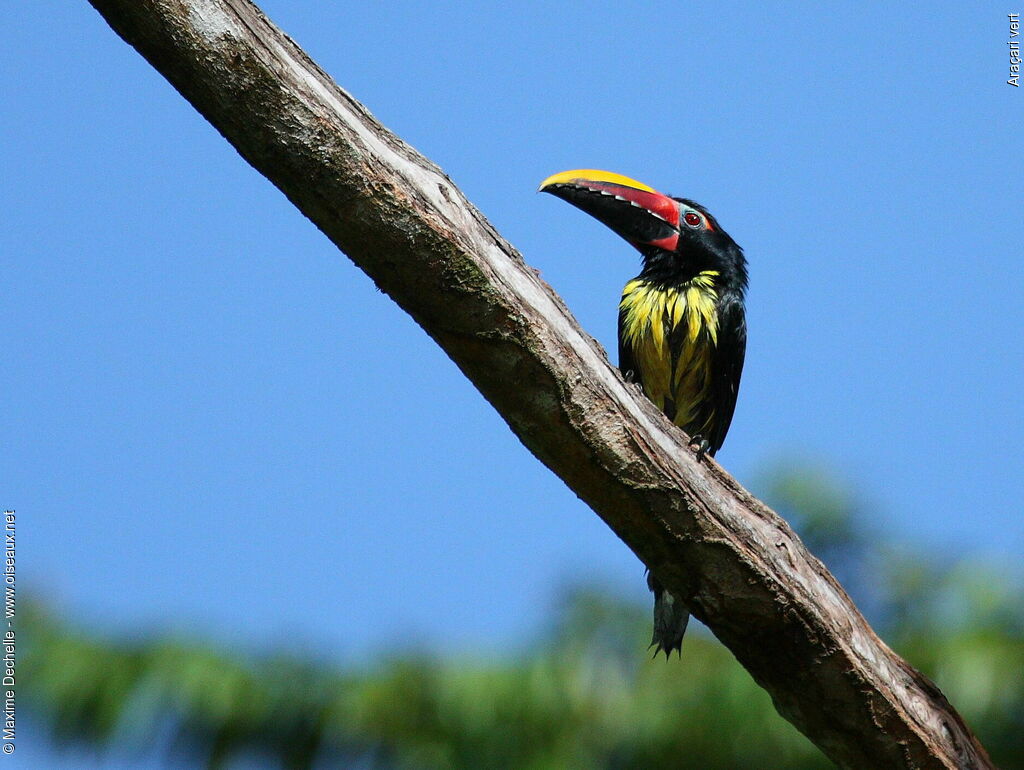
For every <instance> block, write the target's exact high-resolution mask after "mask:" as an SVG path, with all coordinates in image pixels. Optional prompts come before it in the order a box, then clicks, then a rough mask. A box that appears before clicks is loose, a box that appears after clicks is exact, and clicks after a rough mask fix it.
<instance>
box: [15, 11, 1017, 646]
mask: <svg viewBox="0 0 1024 770" xmlns="http://www.w3.org/2000/svg"><path fill="white" fill-rule="evenodd" d="M973 6H976V7H972V4H968V5H966V6H965V5H963V4H955V3H951V2H947V3H933V4H929V5H928V6H921V7H918V8H907V7H906V6H903V7H898V6H897V5H896V4H861V5H859V6H856V7H852V6H851V7H844V8H830V9H829V10H828V11H827V12H825V11H822V10H821V9H820V7H817V6H812V5H811V4H806V5H803V6H801V5H799V4H796V5H789V6H787V8H786V10H783V9H782V7H781V6H776V7H775V8H774V9H773V8H768V7H765V6H764V5H763V4H757V3H735V4H730V5H729V6H728V7H723V6H714V7H712V6H709V5H707V4H703V5H695V4H694V5H689V4H687V5H684V4H679V3H667V2H666V3H648V4H644V5H632V4H630V5H627V4H624V3H620V4H614V5H613V4H600V5H590V4H587V5H584V4H575V5H574V4H563V3H559V4H554V3H534V4H525V5H523V4H516V5H509V6H504V7H500V8H499V7H494V8H475V9H474V10H473V11H472V12H470V11H469V10H468V9H469V8H470V6H469V5H468V4H451V3H421V2H405V3H390V4H388V5H387V8H386V9H385V8H383V6H380V7H378V6H377V5H375V4H354V5H353V4H348V3H344V4H343V3H337V4H334V3H323V4H307V3H288V2H284V0H274V1H273V2H265V3H263V6H262V7H263V8H264V10H265V11H266V12H267V13H268V15H269V16H270V17H271V18H272V19H273V20H274V21H276V22H277V23H278V24H279V25H280V26H281V27H282V28H283V29H284V30H285V31H286V32H288V33H289V34H290V35H291V36H292V37H293V38H294V39H295V40H296V41H297V42H298V43H299V44H300V45H302V46H304V47H305V48H306V50H307V51H308V52H309V53H310V54H311V55H312V56H313V57H314V58H315V59H316V60H317V61H318V62H319V63H320V64H321V65H322V66H323V67H324V69H325V70H326V71H327V72H329V73H330V74H332V75H333V76H334V77H335V79H336V80H337V81H338V82H339V84H341V85H342V86H343V87H345V88H346V89H348V90H349V91H350V92H351V93H352V94H353V95H354V96H356V97H357V98H358V99H360V100H361V101H363V102H364V103H365V104H366V105H367V107H368V108H369V109H370V110H371V111H372V112H374V114H375V115H377V117H378V118H380V119H381V120H382V121H383V122H384V124H385V125H387V126H389V127H390V128H391V129H392V130H394V131H396V132H397V133H398V134H399V135H400V136H402V137H403V138H404V139H406V140H407V141H408V142H410V143H411V144H412V145H413V146H415V147H416V148H417V149H419V150H420V151H421V152H423V153H424V154H426V155H427V156H428V157H430V158H431V159H433V160H434V161H436V162H437V163H439V164H440V165H441V166H442V167H443V168H444V169H445V171H446V172H447V173H448V174H449V175H451V177H452V178H453V179H454V180H455V182H456V183H457V184H459V185H460V186H461V187H462V189H463V190H465V192H466V193H467V195H468V196H469V197H470V199H471V200H473V201H474V202H475V203H476V204H477V205H478V206H479V207H480V209H481V210H482V211H483V212H484V213H485V214H486V215H487V216H488V217H489V218H490V219H491V221H492V222H493V223H494V224H495V225H496V226H497V227H498V229H499V230H500V231H501V232H502V233H503V234H504V235H505V236H506V237H508V238H509V239H510V240H511V241H512V242H513V243H514V244H515V245H516V246H517V247H518V248H519V249H521V251H522V252H523V254H524V256H525V257H526V259H527V260H528V261H529V262H530V263H531V264H532V265H533V266H535V267H536V268H538V269H539V270H540V271H541V272H542V274H543V276H544V277H545V278H546V280H547V281H548V282H549V283H550V284H551V285H552V286H553V287H554V288H555V290H556V291H558V292H559V293H560V294H561V295H562V296H563V297H564V298H565V299H566V301H567V302H568V304H569V306H570V308H571V309H572V310H573V312H574V313H575V314H576V315H577V317H578V318H579V320H580V321H581V323H582V324H583V326H584V327H585V328H586V329H587V330H588V331H589V332H590V333H591V334H593V335H594V336H595V337H596V338H597V339H598V340H599V341H600V342H601V343H602V344H603V345H604V346H605V348H606V349H607V350H609V351H614V349H615V308H616V303H617V300H618V294H619V291H620V289H621V286H622V284H623V283H625V281H626V280H627V279H628V278H630V277H631V276H632V275H634V274H635V272H636V270H637V267H638V257H637V256H636V255H635V254H634V253H633V252H632V251H631V250H630V248H629V247H628V246H627V245H626V244H625V243H623V242H620V241H619V240H617V239H616V237H615V236H614V235H612V234H611V233H610V232H609V231H607V230H605V229H604V228H602V227H601V226H600V225H598V224H597V223H596V222H594V221H592V220H590V219H589V218H587V217H586V216H584V215H582V214H581V213H580V212H578V211H575V210H573V209H572V208H570V207H568V206H566V205H565V204H564V203H562V202H560V201H557V200H555V199H553V198H550V197H548V196H541V195H536V194H535V193H534V190H535V189H536V186H537V183H538V182H539V181H540V180H541V179H542V178H544V177H545V176H547V175H549V174H551V173H553V172H556V171H561V170H564V169H568V168H577V167H595V168H607V169H610V170H613V171H618V172H621V173H625V174H628V175H630V176H633V177H635V178H637V179H640V180H642V181H644V182H646V183H648V184H650V185H652V186H654V187H657V188H659V189H662V190H663V191H665V192H669V193H671V194H675V195H685V196H687V197H692V198H695V199H696V200H698V201H701V202H702V203H704V204H705V205H707V206H708V207H709V208H710V210H711V211H712V212H713V213H714V214H715V215H716V216H717V218H718V219H719V221H720V222H721V223H722V225H723V226H724V227H725V228H726V229H728V230H729V232H730V233H731V234H732V235H733V237H734V238H736V240H737V241H738V242H739V243H740V244H741V245H743V246H744V247H745V249H746V252H747V256H748V259H749V262H750V269H751V290H750V294H749V302H748V321H749V326H750V341H749V347H748V355H747V364H746V369H745V372H744V378H743V385H742V389H741V393H740V399H739V405H738V408H737V411H736V416H735V420H734V422H733V427H732V430H731V433H730V435H729V438H728V439H727V440H726V443H725V447H724V449H723V450H722V451H721V452H720V453H719V458H718V459H719V460H720V461H721V462H722V464H723V465H724V466H725V467H727V468H728V469H729V470H730V471H732V472H733V473H734V474H735V475H736V476H737V477H738V478H739V479H740V480H741V481H745V482H748V483H753V482H754V481H755V480H756V478H757V476H758V473H759V472H760V471H761V470H762V469H763V468H765V467H766V465H768V464H770V463H772V462H774V461H775V460H777V459H778V458H779V457H786V456H796V457H800V458H805V459H809V460H812V461H814V462H815V463H819V464H823V465H825V466H826V467H829V468H832V469H834V470H835V472H836V473H837V474H838V475H840V476H841V477H843V478H845V479H847V480H848V482H849V483H850V485H851V486H852V487H853V488H854V489H855V490H856V493H857V494H858V495H859V496H861V497H862V498H863V499H864V500H866V501H868V502H869V503H870V504H871V506H872V508H873V510H875V511H877V516H878V519H877V522H876V523H877V524H878V526H880V527H883V528H884V531H886V532H888V533H891V534H892V535H893V536H894V537H899V538H905V539H917V540H920V541H923V542H924V543H925V544H926V545H928V546H930V547H934V548H940V549H943V550H944V551H946V552H947V553H950V554H953V555H958V554H964V555H979V556H985V557H996V558H999V559H1002V560H1004V561H1007V562H1008V561H1011V560H1012V559H1013V558H1014V555H1015V554H1018V553H1019V552H1020V550H1021V548H1022V546H1024V530H1022V524H1021V521H1022V519H1021V511H1020V503H1019V491H1020V481H1021V468H1022V451H1021V448H1020V441H1019V436H1020V435H1021V433H1022V428H1024V425H1022V416H1024V408H1022V406H1021V400H1020V395H1019V394H1020V393H1021V391H1022V372H1024V365H1022V364H1024V361H1022V345H1021V332H1022V329H1024V313H1022V309H1021V294H1022V292H1021V289H1022V281H1021V277H1020V275H1021V274H1020V270H1019V262H1020V258H1021V234H1022V232H1021V231H1022V228H1021V222H1022V206H1021V204H1022V199H1024V194H1022V186H1021V181H1020V180H1021V156H1020V137H1021V119H1022V117H1024V101H1022V99H1024V95H1022V94H1021V92H1020V90H1019V89H1014V88H1012V87H1010V86H1008V85H1006V83H1005V81H1006V78H1007V74H1008V54H1007V46H1006V40H1007V38H1008V34H1009V32H1008V25H1007V20H1006V17H1005V15H1004V12H1003V10H996V9H994V8H992V7H991V6H986V4H980V3H978V4H973ZM8 16H9V17H10V24H9V29H10V30H11V32H10V34H9V35H8V42H7V44H6V46H5V50H4V51H3V52H2V54H0V56H2V57H3V58H2V62H3V64H2V71H3V76H4V80H5V84H4V93H5V101H6V109H5V114H6V120H5V121H4V124H5V125H4V128H3V137H4V141H3V143H2V147H0V153H2V164H3V176H4V179H5V181H6V183H5V184H4V185H3V187H2V190H0V194H2V196H3V199H2V205H3V210H4V212H5V217H4V224H5V226H4V227H3V228H2V230H0V259H2V275H3V288H4V298H5V303H4V305H5V307H4V318H3V324H2V326H0V335H2V337H0V344H2V350H3V362H4V386H3V403H4V409H3V410H2V412H0V419H2V423H0V425H2V430H3V436H4V443H5V449H4V452H3V456H2V460H0V479H2V494H3V500H2V501H0V502H2V503H3V504H4V505H5V506H6V507H11V508H15V509H17V511H18V516H19V524H20V531H19V537H20V545H21V550H20V553H19V556H21V560H20V565H21V572H20V574H19V577H21V578H22V584H23V585H25V584H29V585H32V586H35V587H36V588H37V589H38V590H41V591H45V592H46V593H47V595H48V596H50V597H51V598H52V599H53V600H54V601H56V602H58V603H59V606H60V607H62V608H63V610H65V611H66V612H67V613H68V614H69V615H70V616H73V617H76V618H79V619H82V620H84V621H86V622H88V623H91V624H93V625H95V627H97V628H103V629H113V630H117V631H119V632H123V633H134V632H138V631H146V630H149V629H161V628H174V629H177V630H181V631H186V632H188V633H194V634H197V635H202V636H212V637H214V638H219V639H222V640H225V641H226V642H227V643H231V644H242V645H244V646H246V647H250V648H252V649H263V648H266V647H268V646H277V645H280V644H281V643H282V642H284V643H285V644H286V645H289V646H292V645H306V646H312V647H314V648H316V649H317V650H319V651H321V652H323V653H324V654H326V655H329V656H331V657H333V658H336V659H348V658H351V657H352V656H356V657H359V656H362V655H364V654H367V653H368V652H371V651H373V650H376V649H379V648H381V647H388V646H392V645H395V644H399V645H401V644H405V643H416V642H420V641H426V642H428V643H430V644H431V645H433V646H434V647H437V648H440V649H472V650H489V649H492V648H494V647H498V646H503V645H508V644H510V643H513V642H514V640H516V639H519V638H522V637H523V636H524V635H526V634H528V633H529V632H530V631H531V630H533V629H535V628H536V626H537V624H538V623H539V622H540V621H541V619H542V618H543V616H544V615H545V613H546V611H547V610H548V608H549V607H550V603H551V600H552V598H553V596H554V595H555V592H556V588H557V586H559V585H562V584H564V583H565V582H566V581H572V580H579V579H598V580H603V581H608V582H610V583H611V584H613V585H616V586H619V587H621V590H622V591H624V592H626V593H628V594H630V595H635V596H637V597H638V598H642V597H643V596H644V594H645V588H644V585H643V580H642V568H641V566H640V565H639V563H638V562H637V561H636V559H635V558H634V557H633V556H632V555H631V554H630V553H629V551H628V550H627V549H626V548H625V547H624V546H623V545H622V544H621V543H620V542H619V541H618V540H617V539H616V538H615V537H614V535H613V534H612V533H611V532H610V531H609V530H608V529H607V528H606V527H605V526H604V525H603V524H602V523H601V522H600V521H599V520H598V519H597V517H596V516H594V515H593V514H592V513H591V512H590V511H589V510H588V509H587V508H586V507H585V506H584V505H583V504H582V503H580V502H579V501H578V500H577V499H576V497H575V496H574V495H573V494H572V493H571V492H569V491H568V490H567V489H566V488H565V487H564V485H563V484H562V483H561V481H559V480H558V479H557V478H555V477H554V476H553V475H552V474H550V473H549V472H548V471H547V470H546V469H545V468H544V467H542V466H541V465H540V464H539V463H538V462H537V461H535V460H534V459H533V457H532V456H531V455H529V453H528V452H526V451H525V450H524V449H523V447H522V446H521V445H520V444H519V443H518V441H517V440H516V439H515V437H514V436H513V435H512V434H511V433H510V431H509V430H508V429H507V427H506V426H505V424H504V423H503V422H502V421H501V419H500V418H499V417H498V416H497V415H496V414H495V413H494V411H493V410H492V409H491V407H490V406H489V405H488V404H487V403H486V402H485V401H484V400H483V399H482V398H481V397H480V396H479V395H478V394H477V392H476V391H475V390H474V389H473V387H472V386H471V385H470V384H469V383H468V382H467V381H466V380H465V379H464V378H463V376H462V375H461V374H460V373H459V372H458V371H457V369H456V368H455V366H454V365H453V364H452V363H451V362H450V361H449V360H448V359H447V358H446V357H445V356H444V354H443V353H441V352H440V350H439V349H438V348H437V347H436V346H435V345H434V344H433V343H432V342H431V341H430V340H429V338H428V337H427V336H426V335H425V334H424V333H423V332H422V331H421V330H420V329H419V328H418V327H417V326H416V325H415V324H414V323H413V322H412V321H411V319H410V318H409V317H408V316H406V315H405V314H404V313H403V312H402V311H401V310H399V309H398V308H397V306H395V305H394V304H393V303H392V302H391V301H390V300H389V299H388V298H387V297H386V296H384V295H382V294H380V293H379V292H377V291H376V289H375V288H374V287H373V285H372V283H371V282H370V280H369V279H367V278H366V277H365V276H364V275H363V274H362V273H361V272H360V271H359V270H358V269H356V268H355V267H353V266H352V264H351V263H350V262H349V261H348V260H347V258H346V257H344V256H343V255H342V254H340V253H339V252H338V251H337V250H336V249H335V248H334V247H333V246H332V244H330V243H329V242H328V241H327V239H326V238H325V237H324V236H323V235H321V234H320V233H319V232H318V231H317V230H316V229H315V228H314V227H313V226H312V225H311V224H310V223H309V222H308V221H307V220H306V219H305V218H304V217H303V216H302V215H301V214H300V213H298V212H297V211H296V210H295V209H294V208H293V207H292V206H291V205H290V204H289V203H288V202H287V201H286V200H285V198H284V197H283V196H282V195H281V194H280V193H279V192H278V191H277V190H276V189H275V188H274V187H272V186H271V185H270V184H269V183H268V182H267V181H266V180H265V179H263V178H262V177H261V176H260V175H259V174H257V173H256V172H255V171H253V170H252V169H251V168H250V167H249V166H248V165H246V164H245V162H244V161H242V160H241V159H240V158H239V157H238V155H237V154H236V153H235V152H234V150H233V149H232V148H231V147H230V146H229V145H227V143H226V142H224V140H223V139H222V138H221V137H220V136H219V135H218V134H217V133H216V131H215V130H214V129H213V128H211V127H210V126H209V125H208V124H207V123H206V122H205V121H204V120H203V119H202V118H201V117H200V116H199V115H198V114H197V113H196V112H195V111H194V110H193V109H192V108H191V107H190V106H189V105H188V104H187V103H185V101H184V100H183V99H182V98H181V97H180V96H179V95H178V94H177V93H176V92H175V91H174V90H173V89H172V88H171V87H170V86H169V85H168V84H167V83H166V82H165V81H164V80H163V79H162V78H161V77H160V76H159V75H158V74H156V72H155V71H153V70H152V69H151V68H150V67H149V65H148V64H146V63H145V62H144V61H143V60H142V58H141V57H140V56H138V54H136V53H135V52H134V51H133V50H132V49H130V48H129V47H127V46H126V45H125V44H124V43H122V42H121V41H120V40H119V39H117V38H116V37H115V36H114V35H113V33H112V32H111V31H110V30H109V29H108V28H107V27H106V25H105V24H104V23H103V22H102V20H101V19H100V18H99V16H98V15H97V14H96V13H95V12H94V11H93V10H92V9H91V8H90V7H89V6H88V5H87V4H86V3H85V2H75V3H56V2H46V1H43V0H40V1H39V2H34V3H23V4H16V5H15V6H13V7H12V8H10V9H9V12H8Z"/></svg>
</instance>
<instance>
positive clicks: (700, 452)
mask: <svg viewBox="0 0 1024 770" xmlns="http://www.w3.org/2000/svg"><path fill="white" fill-rule="evenodd" d="M690 446H696V447H697V462H701V461H702V460H703V459H704V457H705V455H707V453H708V450H709V449H710V448H711V442H709V441H708V440H707V439H706V438H704V437H703V436H702V435H700V434H699V433H698V434H697V435H696V436H694V437H693V438H691V439H690Z"/></svg>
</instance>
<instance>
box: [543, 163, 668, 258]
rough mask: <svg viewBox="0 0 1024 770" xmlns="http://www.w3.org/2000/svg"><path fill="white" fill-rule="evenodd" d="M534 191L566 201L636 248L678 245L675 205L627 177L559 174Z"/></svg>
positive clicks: (589, 172) (586, 171) (592, 172)
mask: <svg viewBox="0 0 1024 770" xmlns="http://www.w3.org/2000/svg"><path fill="white" fill-rule="evenodd" d="M537 189H538V192H546V193H551V194H552V195H554V196H556V197H558V198H561V199H562V200H565V201H568V202H569V203H571V204H572V205H573V206H575V207H576V208H578V209H580V210H582V211H585V212H586V213H588V214H590V215H591V216H592V217H594V218H595V219H597V220H598V221H599V222H602V223H604V224H605V225H607V226H608V227H609V228H611V229H612V230H613V231H614V232H616V233H618V234H619V235H621V236H622V237H623V238H625V239H626V240H627V241H629V242H630V243H632V244H633V245H634V246H637V247H638V248H639V247H642V246H654V247H657V248H660V249H666V250H668V251H674V250H675V248H676V246H677V245H678V243H679V203H678V202H677V201H675V200H673V199H672V198H670V197H668V196H667V195H664V194H662V193H660V192H658V191H657V190H655V189H654V188H652V187H648V186H647V185H645V184H643V183H642V182H638V181H636V180H635V179H630V178H629V177H628V176H623V175H622V174H615V173H613V172H611V171H599V170H597V169H577V170H574V171H562V172H561V173H558V174H553V175H552V176H549V177H548V178H547V179H545V180H544V181H543V182H541V183H540V187H539V188H537Z"/></svg>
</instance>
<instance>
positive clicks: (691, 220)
mask: <svg viewBox="0 0 1024 770" xmlns="http://www.w3.org/2000/svg"><path fill="white" fill-rule="evenodd" d="M683 221H685V222H686V224H688V225H689V226H690V227H698V226H699V225H700V215H699V214H694V213H693V212H692V211H687V212H686V216H684V217H683Z"/></svg>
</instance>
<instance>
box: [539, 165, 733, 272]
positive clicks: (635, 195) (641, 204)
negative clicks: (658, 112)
mask: <svg viewBox="0 0 1024 770" xmlns="http://www.w3.org/2000/svg"><path fill="white" fill-rule="evenodd" d="M538 191H539V192H546V193H551V194H552V195H554V196H556V197H558V198H561V199H562V200H565V201H568V202H569V203H571V204H572V205H573V206H575V207H576V208H578V209H581V210H583V211H585V212H586V213H588V214H590V215H591V216H592V217H594V218H595V219H597V220H598V221H599V222H602V223H604V224H605V225H607V226H608V227H609V228H610V229H611V230H612V231H613V232H615V233H617V234H618V235H620V236H622V237H623V238H625V239H626V240H627V241H629V243H631V244H633V246H635V247H636V248H637V249H638V250H639V251H640V253H641V254H642V255H643V256H644V262H645V266H646V267H647V268H648V269H651V270H655V271H657V272H666V273H667V274H671V273H676V274H689V273H691V272H692V273H694V274H695V273H696V272H699V271H701V270H706V269H714V270H719V271H720V272H721V273H722V274H723V276H724V277H726V278H728V279H732V280H733V281H735V282H736V283H738V284H739V285H740V286H742V285H745V284H746V261H745V260H744V258H743V250H742V249H741V248H740V247H739V246H738V245H737V244H736V242H735V241H733V239H732V238H730V237H729V234H728V233H726V232H725V231H724V230H723V229H722V228H721V226H720V225H719V224H718V221H717V220H716V219H715V218H714V217H713V216H711V214H710V213H709V212H708V211H707V209H705V208H704V207H703V206H701V205H700V204H698V203H695V202H694V201H692V200H689V199H687V198H673V197H670V196H668V195H665V194H664V193H660V192H658V191H657V190H655V189H653V188H652V187H648V186H647V185H645V184H643V183H642V182H638V181H636V180H635V179H630V178H629V177H627V176H622V175H621V174H614V173H612V172H610V171H598V170H596V169H578V170H574V171H563V172H561V173H559V174H554V175H553V176H549V177H548V178H547V179H545V180H544V181H543V182H541V183H540V187H539V188H538ZM666 277H670V275H667V276H666Z"/></svg>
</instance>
